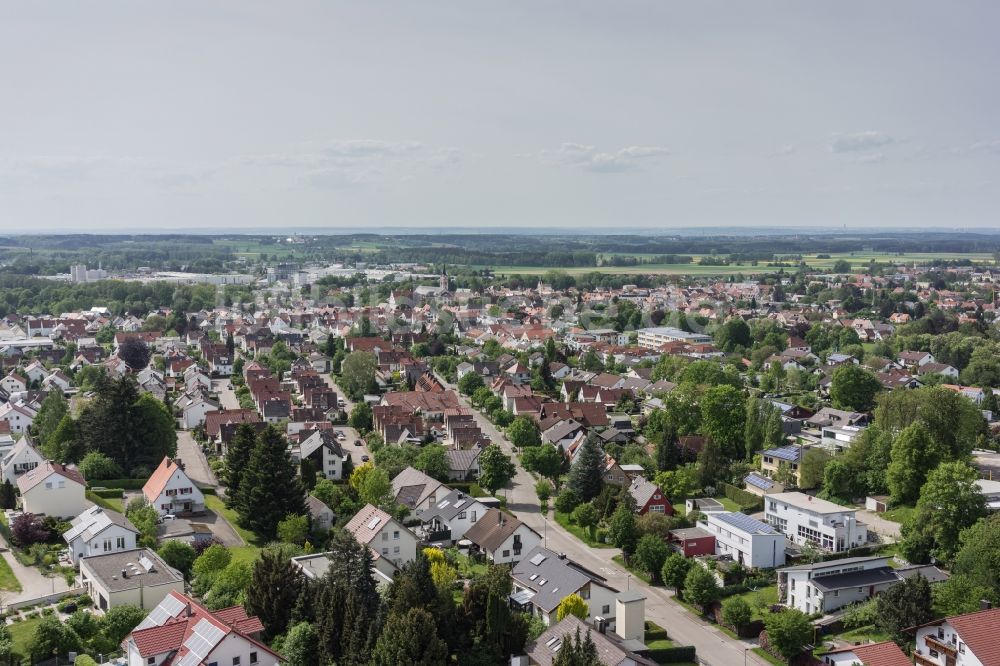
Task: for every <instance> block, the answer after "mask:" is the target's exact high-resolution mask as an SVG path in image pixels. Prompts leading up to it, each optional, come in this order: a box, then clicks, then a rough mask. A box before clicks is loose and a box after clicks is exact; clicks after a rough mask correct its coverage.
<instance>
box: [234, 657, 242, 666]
mask: <svg viewBox="0 0 1000 666" xmlns="http://www.w3.org/2000/svg"><path fill="white" fill-rule="evenodd" d="M233 666H240V658H239V657H233Z"/></svg>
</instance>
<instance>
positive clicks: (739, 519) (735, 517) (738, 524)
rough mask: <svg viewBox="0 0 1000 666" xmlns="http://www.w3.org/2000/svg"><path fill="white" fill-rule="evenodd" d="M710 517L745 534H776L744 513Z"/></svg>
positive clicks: (720, 514) (715, 514)
mask: <svg viewBox="0 0 1000 666" xmlns="http://www.w3.org/2000/svg"><path fill="white" fill-rule="evenodd" d="M710 517H715V518H716V519H717V520H721V521H722V522H724V523H726V524H727V525H731V526H733V527H735V528H736V529H738V530H743V531H744V532H746V533H747V534H777V533H778V532H777V531H776V530H775V529H774V528H773V527H771V526H770V525H768V524H767V523H764V522H761V521H759V520H757V519H756V518H751V517H750V516H748V515H746V514H745V513H713V514H710Z"/></svg>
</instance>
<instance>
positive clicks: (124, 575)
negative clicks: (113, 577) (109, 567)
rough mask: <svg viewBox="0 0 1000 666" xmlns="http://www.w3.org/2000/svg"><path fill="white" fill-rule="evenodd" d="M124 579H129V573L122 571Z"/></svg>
mask: <svg viewBox="0 0 1000 666" xmlns="http://www.w3.org/2000/svg"><path fill="white" fill-rule="evenodd" d="M122 578H128V571H126V570H125V569H122Z"/></svg>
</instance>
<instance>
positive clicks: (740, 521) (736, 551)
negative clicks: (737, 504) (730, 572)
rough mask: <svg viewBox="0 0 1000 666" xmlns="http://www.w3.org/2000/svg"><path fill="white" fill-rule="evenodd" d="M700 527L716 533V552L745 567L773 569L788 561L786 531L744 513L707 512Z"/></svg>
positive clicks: (699, 523)
mask: <svg viewBox="0 0 1000 666" xmlns="http://www.w3.org/2000/svg"><path fill="white" fill-rule="evenodd" d="M698 527H700V528H701V529H703V530H705V531H706V532H707V533H709V534H711V535H712V536H714V537H715V554H716V555H729V556H730V557H732V558H733V561H734V562H737V563H739V564H741V565H743V566H744V567H749V568H754V569H773V568H775V567H780V566H783V565H784V564H785V546H786V542H785V535H783V534H781V533H780V532H778V531H777V530H776V529H774V528H773V527H771V526H770V525H768V524H767V523H764V522H761V521H759V520H757V519H756V518H751V517H750V516H747V515H745V514H742V513H733V512H729V511H722V512H718V513H709V514H706V515H705V518H704V520H700V521H698Z"/></svg>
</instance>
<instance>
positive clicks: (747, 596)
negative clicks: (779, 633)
mask: <svg viewBox="0 0 1000 666" xmlns="http://www.w3.org/2000/svg"><path fill="white" fill-rule="evenodd" d="M733 596H735V597H742V598H743V600H744V601H746V602H747V603H748V604H750V607H751V608H753V609H754V611H753V619H754V620H762V619H764V616H763V614H764V613H767V609H768V608H769V607H770V606H771V605H772V604H776V603H778V586H777V585H768V586H767V587H762V588H759V589H757V590H756V591H754V592H742V593H740V594H734V595H733ZM755 602H757V605H763V607H762V608H760V609H758V608H756V607H755Z"/></svg>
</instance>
